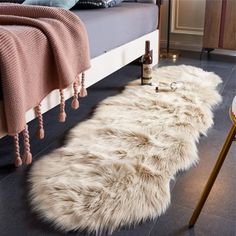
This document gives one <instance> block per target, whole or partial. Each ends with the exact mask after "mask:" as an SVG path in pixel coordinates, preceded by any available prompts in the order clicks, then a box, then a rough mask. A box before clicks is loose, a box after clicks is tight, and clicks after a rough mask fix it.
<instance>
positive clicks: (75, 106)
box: [71, 79, 79, 110]
mask: <svg viewBox="0 0 236 236" xmlns="http://www.w3.org/2000/svg"><path fill="white" fill-rule="evenodd" d="M73 89H74V98H73V100H72V102H71V107H72V108H73V109H74V110H76V109H78V108H79V100H78V92H79V91H78V81H77V79H76V80H75V82H74V83H73Z"/></svg>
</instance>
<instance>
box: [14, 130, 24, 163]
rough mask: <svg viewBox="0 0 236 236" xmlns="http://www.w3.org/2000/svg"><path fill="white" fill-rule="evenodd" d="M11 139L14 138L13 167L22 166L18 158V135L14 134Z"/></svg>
mask: <svg viewBox="0 0 236 236" xmlns="http://www.w3.org/2000/svg"><path fill="white" fill-rule="evenodd" d="M13 138H14V146H15V166H16V167H19V166H21V165H22V160H21V157H20V144H19V134H15V135H14V137H13Z"/></svg>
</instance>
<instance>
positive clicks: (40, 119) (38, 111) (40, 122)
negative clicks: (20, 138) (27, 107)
mask: <svg viewBox="0 0 236 236" xmlns="http://www.w3.org/2000/svg"><path fill="white" fill-rule="evenodd" d="M35 112H36V115H37V117H38V129H37V137H38V138H39V139H43V138H44V128H43V116H42V112H41V104H39V105H38V106H37V107H36V108H35Z"/></svg>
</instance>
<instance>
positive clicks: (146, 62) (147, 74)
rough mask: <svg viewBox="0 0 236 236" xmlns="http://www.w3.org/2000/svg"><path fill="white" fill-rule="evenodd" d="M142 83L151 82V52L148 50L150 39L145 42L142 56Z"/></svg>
mask: <svg viewBox="0 0 236 236" xmlns="http://www.w3.org/2000/svg"><path fill="white" fill-rule="evenodd" d="M141 84H142V85H151V84H152V54H151V52H150V41H149V40H147V41H146V42H145V54H144V55H143V57H142V77H141Z"/></svg>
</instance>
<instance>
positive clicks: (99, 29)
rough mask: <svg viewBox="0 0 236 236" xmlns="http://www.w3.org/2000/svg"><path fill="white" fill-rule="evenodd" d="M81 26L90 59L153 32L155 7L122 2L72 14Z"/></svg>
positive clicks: (156, 11) (156, 12) (156, 21)
mask: <svg viewBox="0 0 236 236" xmlns="http://www.w3.org/2000/svg"><path fill="white" fill-rule="evenodd" d="M73 12H74V13H75V14H76V15H78V16H79V17H80V19H81V20H82V21H83V22H84V24H85V26H86V29H87V32H88V37H89V44H90V55H91V58H94V57H96V56H99V55H101V54H103V53H105V52H107V51H109V50H111V49H113V48H116V47H118V46H121V45H122V44H124V43H128V42H130V41H132V40H134V39H136V38H138V37H141V36H143V35H145V34H147V33H150V32H152V31H154V30H155V29H156V28H157V24H158V7H157V6H156V5H155V4H148V3H134V2H123V3H122V4H120V5H118V6H116V7H112V8H108V9H93V10H73Z"/></svg>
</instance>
